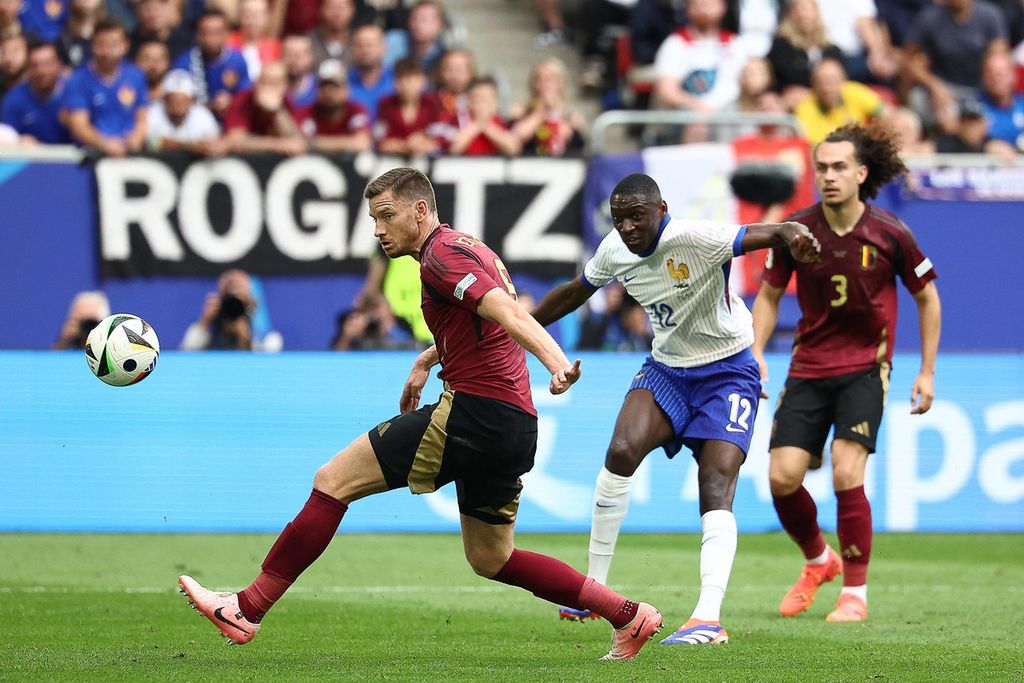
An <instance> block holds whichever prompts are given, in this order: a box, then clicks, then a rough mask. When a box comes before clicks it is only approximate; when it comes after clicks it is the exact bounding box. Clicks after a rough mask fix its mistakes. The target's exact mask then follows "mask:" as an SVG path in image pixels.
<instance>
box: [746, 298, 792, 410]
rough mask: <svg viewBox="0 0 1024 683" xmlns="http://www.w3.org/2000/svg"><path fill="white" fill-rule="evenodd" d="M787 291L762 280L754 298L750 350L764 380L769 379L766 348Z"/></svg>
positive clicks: (764, 396) (765, 395) (764, 395)
mask: <svg viewBox="0 0 1024 683" xmlns="http://www.w3.org/2000/svg"><path fill="white" fill-rule="evenodd" d="M785 291H786V290H785V289H784V288H783V287H775V286H773V285H770V284H768V283H767V282H762V283H761V289H759V290H758V292H757V298H755V299H754V311H753V312H754V345H753V346H751V347H750V351H751V353H753V354H754V358H755V359H756V360H757V365H758V366H759V367H760V368H761V381H763V382H767V381H768V364H767V363H765V360H764V349H765V347H766V346H767V345H768V340H769V339H771V336H772V332H774V331H775V325H776V323H778V321H779V302H780V301H782V295H783V294H784V293H785ZM762 394H763V395H762V398H767V397H768V396H767V394H764V393H763V392H762Z"/></svg>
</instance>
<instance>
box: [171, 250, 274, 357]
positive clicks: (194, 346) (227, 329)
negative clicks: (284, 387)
mask: <svg viewBox="0 0 1024 683" xmlns="http://www.w3.org/2000/svg"><path fill="white" fill-rule="evenodd" d="M257 306H258V304H257V301H256V297H255V296H254V295H253V287H252V280H251V279H250V278H249V274H248V273H246V272H245V271H243V270H238V269H233V270H228V271H225V272H224V273H223V274H222V275H221V276H220V279H219V280H218V281H217V291H216V292H210V293H209V294H207V295H206V302H205V303H204V304H203V312H202V314H201V315H200V316H199V320H198V321H196V322H194V323H192V324H191V325H189V327H188V329H187V330H185V336H184V338H183V339H182V340H181V349H182V350H184V351H279V350H280V349H281V346H282V345H283V344H282V341H281V335H280V334H278V333H277V332H270V333H268V334H267V335H266V336H264V337H263V338H262V339H260V338H258V337H257V336H256V335H254V333H253V316H254V315H255V313H256V310H257Z"/></svg>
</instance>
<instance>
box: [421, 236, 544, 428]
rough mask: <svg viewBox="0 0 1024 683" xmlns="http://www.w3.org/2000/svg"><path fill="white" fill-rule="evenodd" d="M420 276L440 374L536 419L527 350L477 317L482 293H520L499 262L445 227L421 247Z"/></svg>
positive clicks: (476, 243) (469, 391)
mask: <svg viewBox="0 0 1024 683" xmlns="http://www.w3.org/2000/svg"><path fill="white" fill-rule="evenodd" d="M420 277H421V278H422V280H423V318H424V319H425V320H426V321H427V327H429V328H430V332H431V333H432V334H433V335H434V343H435V344H436V345H437V352H438V355H439V356H440V358H441V366H442V369H441V372H439V373H438V375H437V376H438V377H440V378H441V379H442V380H444V381H445V382H447V383H448V384H449V385H451V387H452V388H453V389H455V391H464V392H466V393H467V394H473V395H475V396H484V397H486V398H493V399H497V400H499V401H504V402H505V403H509V404H511V405H514V406H516V407H517V408H520V409H522V410H524V411H526V412H527V413H529V414H531V415H536V414H537V410H536V408H534V407H533V397H532V396H531V394H530V373H529V371H527V369H526V351H524V350H523V347H521V346H520V345H519V344H517V343H516V342H515V340H513V339H512V337H510V336H509V334H508V332H506V331H505V328H503V327H502V326H501V325H499V324H498V323H496V322H492V321H490V320H485V319H484V318H481V317H480V316H479V315H477V313H476V309H477V306H478V305H479V304H480V299H481V298H482V297H483V295H484V294H486V293H487V292H489V291H491V290H492V289H494V288H496V287H498V288H501V290H502V291H503V292H507V293H508V294H509V295H510V296H512V297H513V298H514V297H515V295H516V294H515V291H516V290H515V287H514V286H513V285H512V280H511V279H510V278H509V276H508V271H507V270H505V266H504V264H502V262H501V259H499V258H498V257H497V256H496V255H495V253H494V252H493V251H491V250H490V248H489V247H488V246H487V245H486V244H484V243H483V242H481V241H480V240H478V239H476V238H475V237H470V236H469V235H466V234H464V233H461V232H456V231H455V230H452V229H451V228H450V227H448V226H447V225H442V226H441V227H440V228H438V229H437V230H435V231H434V232H432V233H430V235H429V236H428V237H427V240H426V242H424V243H423V247H422V248H421V249H420Z"/></svg>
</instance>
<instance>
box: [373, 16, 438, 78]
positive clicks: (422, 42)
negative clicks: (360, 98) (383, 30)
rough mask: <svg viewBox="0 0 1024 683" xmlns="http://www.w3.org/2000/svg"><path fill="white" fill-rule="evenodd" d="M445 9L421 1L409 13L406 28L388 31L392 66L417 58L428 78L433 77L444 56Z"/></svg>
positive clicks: (389, 60) (389, 55)
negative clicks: (399, 61)
mask: <svg viewBox="0 0 1024 683" xmlns="http://www.w3.org/2000/svg"><path fill="white" fill-rule="evenodd" d="M445 26H446V22H445V16H444V7H443V6H442V5H441V3H440V2H437V0H417V2H416V4H414V5H413V6H412V7H411V8H410V9H409V21H408V24H407V25H406V28H405V29H404V30H403V29H399V30H395V31H388V33H387V36H386V41H387V51H386V54H387V56H386V57H385V60H386V61H387V62H388V63H389V64H397V63H398V60H400V59H405V58H406V57H412V58H414V59H415V60H416V61H417V62H418V63H419V65H420V67H421V68H422V69H423V71H424V73H426V74H427V75H428V76H433V75H434V71H435V68H436V66H437V62H438V60H440V59H441V55H443V54H444V52H445V49H446V46H445V42H444V32H445Z"/></svg>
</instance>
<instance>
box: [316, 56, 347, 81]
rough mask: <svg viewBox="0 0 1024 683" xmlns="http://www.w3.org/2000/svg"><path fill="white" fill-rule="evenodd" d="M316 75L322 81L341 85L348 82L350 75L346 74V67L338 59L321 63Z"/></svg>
mask: <svg viewBox="0 0 1024 683" xmlns="http://www.w3.org/2000/svg"><path fill="white" fill-rule="evenodd" d="M316 75H317V77H318V78H319V79H320V80H321V81H329V82H331V83H340V84H341V85H344V84H345V83H346V82H348V75H347V74H346V73H345V65H344V64H342V63H341V62H340V61H338V60H337V59H325V60H324V61H323V62H321V63H320V68H319V69H318V70H317V74H316Z"/></svg>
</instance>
